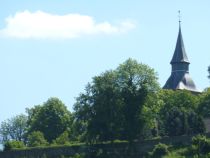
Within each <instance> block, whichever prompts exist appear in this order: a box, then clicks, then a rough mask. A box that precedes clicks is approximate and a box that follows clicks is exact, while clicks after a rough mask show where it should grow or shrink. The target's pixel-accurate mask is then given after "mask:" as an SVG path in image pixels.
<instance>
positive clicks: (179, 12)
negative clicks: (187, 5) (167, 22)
mask: <svg viewBox="0 0 210 158" xmlns="http://www.w3.org/2000/svg"><path fill="white" fill-rule="evenodd" d="M178 14H179V15H178V17H179V26H180V25H181V11H180V10H179V11H178Z"/></svg>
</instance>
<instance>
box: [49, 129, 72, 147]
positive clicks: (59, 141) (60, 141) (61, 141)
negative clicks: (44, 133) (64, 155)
mask: <svg viewBox="0 0 210 158" xmlns="http://www.w3.org/2000/svg"><path fill="white" fill-rule="evenodd" d="M53 144H56V145H66V144H69V134H68V132H67V131H65V132H63V133H62V134H61V135H60V136H59V137H58V138H56V139H55V140H53Z"/></svg>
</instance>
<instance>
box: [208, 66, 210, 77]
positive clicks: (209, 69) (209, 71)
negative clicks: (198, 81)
mask: <svg viewBox="0 0 210 158" xmlns="http://www.w3.org/2000/svg"><path fill="white" fill-rule="evenodd" d="M208 73H209V75H208V78H209V79H210V66H209V67H208Z"/></svg>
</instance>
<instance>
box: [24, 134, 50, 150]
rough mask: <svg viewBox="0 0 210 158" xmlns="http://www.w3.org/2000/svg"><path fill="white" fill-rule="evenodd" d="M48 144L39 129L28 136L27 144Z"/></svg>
mask: <svg viewBox="0 0 210 158" xmlns="http://www.w3.org/2000/svg"><path fill="white" fill-rule="evenodd" d="M46 145H48V142H47V140H46V139H45V138H44V135H43V133H42V132H40V131H34V132H32V133H31V134H30V135H29V136H28V146H29V147H36V146H46Z"/></svg>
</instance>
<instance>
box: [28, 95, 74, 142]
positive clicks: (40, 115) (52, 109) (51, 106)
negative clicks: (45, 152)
mask: <svg viewBox="0 0 210 158" xmlns="http://www.w3.org/2000/svg"><path fill="white" fill-rule="evenodd" d="M27 113H28V115H29V116H28V118H29V119H28V126H29V131H28V132H29V133H31V132H33V131H40V132H42V133H43V134H44V137H45V138H46V139H47V141H48V142H52V140H54V139H56V138H57V137H58V136H59V135H61V134H62V133H63V132H64V131H66V130H70V127H71V120H72V118H71V117H72V116H71V113H70V112H69V111H68V110H67V107H66V106H65V105H64V104H63V103H62V102H61V101H60V100H59V99H58V98H50V99H48V100H47V102H45V103H44V104H43V105H38V106H35V107H33V108H31V109H27Z"/></svg>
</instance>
